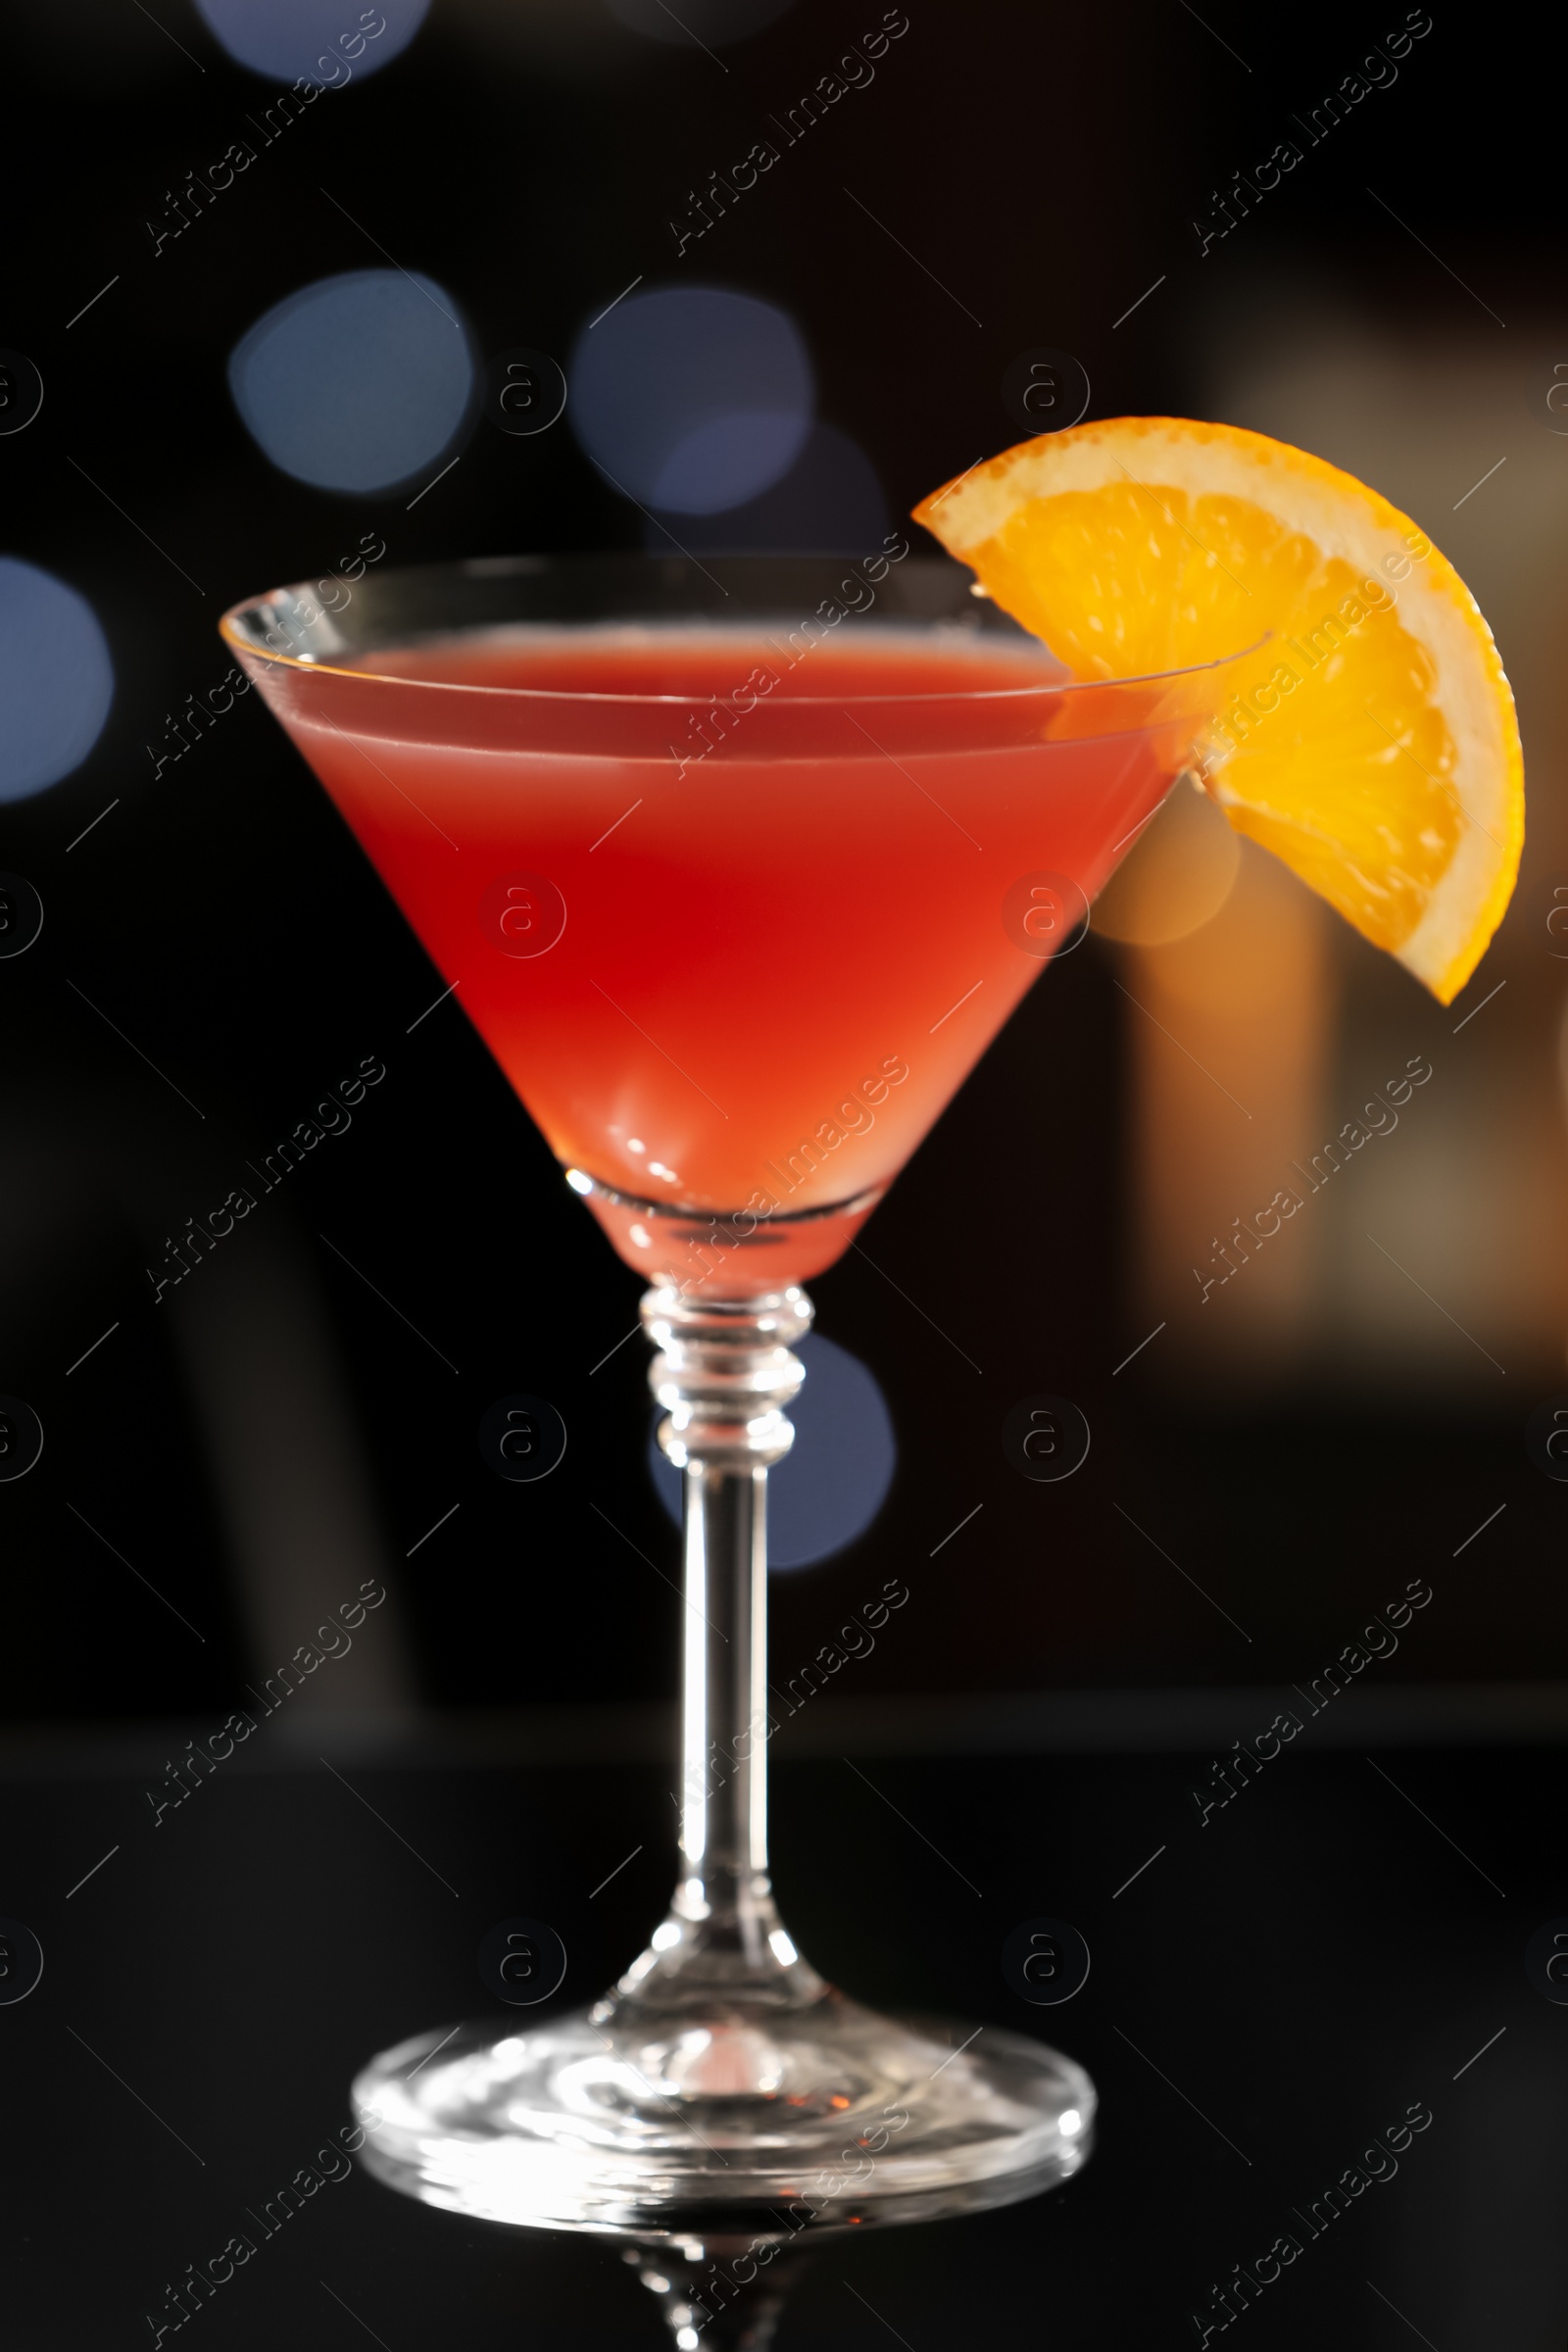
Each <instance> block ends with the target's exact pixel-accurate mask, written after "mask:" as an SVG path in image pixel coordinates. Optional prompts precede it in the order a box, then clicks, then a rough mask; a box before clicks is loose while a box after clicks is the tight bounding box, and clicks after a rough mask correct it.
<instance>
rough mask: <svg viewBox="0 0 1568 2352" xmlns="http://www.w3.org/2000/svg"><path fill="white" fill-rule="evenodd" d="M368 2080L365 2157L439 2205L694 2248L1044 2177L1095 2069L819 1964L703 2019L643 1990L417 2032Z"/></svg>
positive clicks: (884, 2215)
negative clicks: (824, 1979) (848, 1990)
mask: <svg viewBox="0 0 1568 2352" xmlns="http://www.w3.org/2000/svg"><path fill="white" fill-rule="evenodd" d="M607 2011H608V2014H607ZM354 2100H355V2106H356V2111H357V2113H358V2115H359V2117H360V2119H361V2122H362V2123H364V2124H365V2125H366V2126H367V2127H368V2129H367V2136H366V2141H365V2149H364V2157H363V2161H364V2162H365V2163H366V2164H367V2165H368V2168H369V2169H370V2171H371V2172H373V2173H374V2174H376V2176H377V2177H378V2178H379V2179H380V2180H384V2181H386V2182H387V2183H388V2185H389V2186H391V2187H393V2188H398V2189H401V2190H403V2191H404V2193H405V2194H406V2195H409V2196H413V2197H418V2198H420V2199H421V2200H422V2201H423V2202H424V2203H425V2204H427V2205H439V2206H444V2207H445V2208H447V2210H448V2211H450V2212H454V2213H462V2214H466V2215H468V2216H470V2217H472V2218H474V2219H479V2220H484V2221H492V2222H512V2223H516V2224H520V2225H523V2226H527V2227H532V2228H539V2229H583V2230H592V2231H595V2232H597V2233H599V2234H601V2235H607V2236H624V2237H636V2238H638V2239H640V2240H641V2241H642V2242H644V2243H648V2242H657V2241H666V2242H667V2241H676V2242H677V2243H679V2242H681V2241H692V2242H693V2245H694V2246H695V2251H696V2252H697V2253H699V2254H700V2253H701V2252H702V2248H703V2245H704V2244H707V2245H709V2246H711V2245H712V2244H713V2242H714V2241H715V2240H716V2239H720V2238H722V2239H724V2240H728V2241H733V2240H741V2241H743V2242H746V2243H750V2242H751V2240H752V2239H753V2238H756V2239H759V2240H765V2241H767V2242H769V2243H781V2242H786V2241H788V2240H789V2239H790V2238H791V2237H792V2236H794V2235H796V2234H797V2233H799V2232H802V2231H805V2230H812V2231H820V2230H823V2229H844V2228H849V2227H851V2226H859V2227H862V2228H863V2227H866V2226H868V2225H879V2224H885V2223H894V2222H914V2221H928V2220H935V2219H937V2218H938V2217H940V2216H943V2215H948V2214H955V2213H961V2212H968V2211H973V2210H976V2209H978V2208H980V2207H983V2206H989V2205H1006V2204H1011V2203H1012V2202H1013V2201H1014V2200H1016V2199H1018V2198H1020V2197H1028V2196H1033V2195H1034V2194H1035V2193H1036V2192H1037V2191H1038V2190H1041V2189H1044V2188H1050V2187H1054V2185H1055V2184H1056V2183H1057V2182H1058V2181H1061V2180H1067V2179H1068V2178H1069V2177H1070V2175H1072V2174H1073V2173H1075V2172H1076V2171H1077V2170H1078V2168H1079V2166H1080V2165H1081V2164H1082V2163H1083V2162H1084V2159H1085V2157H1086V2156H1087V2155H1088V2153H1089V2146H1090V2137H1091V2124H1092V2119H1093V2116H1094V2110H1095V2089H1094V2085H1093V2083H1092V2082H1090V2080H1089V2077H1088V2076H1087V2075H1086V2074H1085V2073H1084V2071H1083V2069H1082V2068H1081V2067H1079V2066H1077V2065H1075V2064H1074V2063H1073V2061H1072V2060H1071V2059H1069V2058H1064V2057H1062V2056H1061V2055H1060V2054H1059V2053H1058V2052H1057V2051H1055V2050H1053V2049H1050V2048H1048V2047H1047V2046H1046V2044H1045V2043H1043V2042H1038V2041H1034V2040H1032V2039H1030V2038H1028V2037H1026V2036H1025V2035H1023V2034H1009V2033H1006V2032H1005V2031H1003V2030H1001V2029H999V2028H996V2027H991V2026H986V2027H982V2028H980V2029H978V2030H976V2029H975V2028H972V2027H962V2026H958V2025H953V2026H949V2025H948V2024H947V2023H946V2022H944V2021H937V2020H924V2019H918V2020H905V2021H896V2020H893V2019H890V2018H886V2017H879V2016H877V2015H876V2014H875V2013H874V2012H873V2011H871V2010H869V2009H862V2008H861V2007H860V2006H859V2005H858V2003H857V2002H855V2001H851V2000H849V1999H847V1998H846V1997H845V1996H844V1995H843V1994H842V1993H840V1992H836V1991H834V1990H832V1989H831V1988H829V1987H827V1986H823V1987H822V1989H821V1991H820V1994H819V1995H818V1997H816V1998H815V1999H811V2000H809V2001H807V2002H805V2003H804V2004H801V2005H799V2006H791V2007H788V2008H785V2009H780V2008H778V2007H776V2006H774V2005H773V2004H771V2003H767V2002H758V2003H756V2004H755V2005H754V2004H753V2003H750V2002H748V2001H746V2000H745V1999H744V1998H743V1999H740V2000H731V2001H729V2002H726V2003H723V2004H722V2005H721V2006H720V2008H719V2009H717V2010H714V2011H711V2012H710V2013H709V2016H708V2018H707V2020H706V2021H700V2020H699V2018H698V2017H697V2016H696V2015H694V2013H693V2010H692V2008H691V2007H690V2006H687V2005H685V2004H682V2003H675V2002H671V2003H670V2004H669V2006H668V2007H667V2008H663V2007H662V2006H661V2005H660V2004H658V2003H650V2002H648V2001H647V2000H646V1999H645V2000H644V2001H641V2002H639V2003H638V2004H636V2006H635V2009H634V2010H631V2011H628V2010H626V2009H624V2008H623V2009H620V2010H619V2011H618V2012H617V2010H616V2007H615V2005H614V2004H613V2002H611V2003H602V2004H601V2005H600V2007H599V2008H598V2009H597V2010H576V2011H573V2012H571V2013H570V2014H568V2015H564V2016H561V2017H557V2018H552V2019H550V2020H548V2021H547V2022H546V2023H544V2024H541V2025H535V2026H531V2027H528V2028H526V2029H521V2030H516V2031H513V2032H509V2033H505V2034H501V2035H500V2036H499V2037H498V2036H497V2034H495V2032H494V2030H493V2029H492V2028H489V2027H484V2026H478V2027H467V2026H466V2027H463V2028H460V2029H459V2031H458V2032H457V2033H456V2034H451V2035H450V2036H448V2035H445V2034H442V2033H441V2032H440V2031H437V2032H434V2033H430V2034H420V2035H418V2036H417V2038H416V2039H415V2040H412V2041H406V2042H403V2043H401V2044H400V2045H399V2046H398V2047H397V2048H396V2049H393V2050H387V2051H384V2052H383V2053H382V2054H381V2055H380V2056H379V2057H377V2058H374V2059H372V2060H371V2061H370V2063H369V2065H368V2067H367V2068H366V2069H365V2071H364V2073H363V2074H361V2075H360V2077H359V2078H358V2080H357V2081H356V2082H355V2084H354ZM688 2250H692V2248H691V2246H689V2248H688Z"/></svg>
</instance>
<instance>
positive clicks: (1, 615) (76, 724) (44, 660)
mask: <svg viewBox="0 0 1568 2352" xmlns="http://www.w3.org/2000/svg"><path fill="white" fill-rule="evenodd" d="M114 692H115V672H114V664H113V663H112V662H111V661H110V659H109V648H108V645H107V644H106V643H105V641H104V633H103V630H102V629H101V628H100V627H99V625H98V620H97V616H96V614H95V613H94V612H93V610H92V607H91V606H90V605H89V604H88V603H87V601H86V599H85V597H81V596H78V595H77V594H76V591H75V590H74V588H68V587H67V586H66V583H65V581H64V580H57V579H56V578H55V576H54V574H53V573H52V572H48V571H40V570H38V568H37V567H36V565H34V564H22V563H19V562H18V560H17V559H16V557H15V556H0V801H21V800H25V799H26V797H27V795H28V794H29V793H33V792H42V791H43V790H44V789H45V787H46V786H48V785H50V784H58V783H59V781H60V779H61V777H62V776H69V775H70V773H71V771H72V769H73V767H79V766H80V765H81V762H82V761H83V760H85V759H86V757H87V754H88V753H89V752H90V751H91V750H92V747H93V745H94V744H95V743H96V742H97V740H98V737H99V735H100V733H101V732H102V729H103V723H104V720H105V719H106V718H107V717H108V715H109V705H110V703H111V701H112V700H113V698H114Z"/></svg>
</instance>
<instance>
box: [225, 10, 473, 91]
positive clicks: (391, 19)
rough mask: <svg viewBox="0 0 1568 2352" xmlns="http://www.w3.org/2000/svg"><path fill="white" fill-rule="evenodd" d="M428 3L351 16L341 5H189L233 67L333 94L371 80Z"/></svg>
mask: <svg viewBox="0 0 1568 2352" xmlns="http://www.w3.org/2000/svg"><path fill="white" fill-rule="evenodd" d="M429 5H430V0H381V4H380V5H379V6H378V7H375V8H367V9H364V10H360V11H357V12H354V13H352V14H351V11H350V8H349V6H348V0H196V6H197V8H198V9H199V11H200V12H201V15H202V18H203V19H204V21H205V23H206V24H207V26H208V28H209V30H210V31H211V32H212V33H213V34H214V36H215V37H216V38H217V39H218V40H220V41H221V42H222V44H223V47H224V48H225V49H226V50H227V51H228V54H229V56H230V57H231V58H233V60H234V61H235V63H236V65H241V66H249V68H250V70H251V72H252V73H265V74H266V75H267V78H268V79H269V80H270V81H309V82H315V83H317V84H318V85H319V86H322V87H326V88H335V87H337V86H338V85H339V84H340V83H343V82H346V81H349V80H353V79H357V78H358V77H359V76H360V75H361V74H365V73H376V72H377V71H378V70H379V69H380V68H381V67H382V66H387V65H390V64H391V62H392V60H393V58H395V57H396V56H397V55H398V54H399V52H400V51H401V50H403V49H406V48H407V47H408V45H409V43H410V41H412V40H413V38H414V36H415V34H416V33H417V31H418V29H419V26H420V25H422V24H423V22H424V16H425V11H426V10H427V9H428V7H429Z"/></svg>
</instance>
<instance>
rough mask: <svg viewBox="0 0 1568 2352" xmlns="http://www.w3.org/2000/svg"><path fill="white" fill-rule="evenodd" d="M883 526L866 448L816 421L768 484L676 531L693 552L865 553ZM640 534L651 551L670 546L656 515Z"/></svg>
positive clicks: (881, 501) (882, 503) (883, 510)
mask: <svg viewBox="0 0 1568 2352" xmlns="http://www.w3.org/2000/svg"><path fill="white" fill-rule="evenodd" d="M887 527H888V507H887V500H886V499H885V498H884V496H883V494H882V485H881V483H880V482H879V481H878V480H877V477H876V469H875V467H874V466H872V464H871V461H870V459H869V458H868V457H867V456H866V454H865V452H864V450H863V449H861V447H860V446H859V443H858V442H857V441H852V440H851V439H850V436H849V434H848V433H841V432H840V430H839V428H838V426H837V425H835V424H815V425H813V426H812V427H811V430H810V432H809V435H808V437H807V441H806V446H805V447H804V449H803V450H802V451H801V454H800V456H799V457H798V458H797V459H796V461H795V463H794V465H793V466H791V467H790V469H789V471H788V473H786V474H785V475H784V476H783V477H782V479H780V480H779V481H776V482H775V483H774V484H773V486H772V488H771V489H770V490H764V491H763V492H762V494H761V496H760V498H751V499H747V500H746V501H745V503H744V504H743V505H741V506H738V507H730V508H727V509H726V510H725V512H724V513H723V514H721V515H714V516H712V517H711V518H700V519H698V520H697V521H694V522H689V523H687V524H685V525H684V526H683V527H682V530H681V533H680V536H681V539H682V540H683V542H684V544H685V545H686V546H687V547H689V548H692V549H693V550H694V551H695V552H696V553H697V554H699V555H714V556H720V555H767V556H863V555H865V554H866V553H867V552H868V550H870V549H872V548H874V547H877V546H879V545H880V544H881V540H882V537H883V534H884V532H885V531H886V530H887ZM644 539H645V543H646V545H647V546H648V548H649V549H650V550H651V551H652V552H653V553H654V554H656V555H662V554H663V552H664V551H665V549H666V548H667V547H668V545H669V539H668V536H667V534H666V533H665V532H664V531H663V530H662V528H661V526H660V524H659V522H658V521H657V519H656V520H654V521H651V522H649V523H648V524H647V525H646V526H645V530H644Z"/></svg>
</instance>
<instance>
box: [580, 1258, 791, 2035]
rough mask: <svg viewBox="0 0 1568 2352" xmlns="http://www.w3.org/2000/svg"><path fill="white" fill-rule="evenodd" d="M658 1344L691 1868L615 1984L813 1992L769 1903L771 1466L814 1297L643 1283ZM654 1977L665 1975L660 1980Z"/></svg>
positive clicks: (645, 1988) (786, 1437)
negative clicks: (671, 1477) (702, 1294)
mask: <svg viewBox="0 0 1568 2352" xmlns="http://www.w3.org/2000/svg"><path fill="white" fill-rule="evenodd" d="M642 1319H643V1327H644V1329H645V1330H646V1332H647V1333H648V1336H649V1338H650V1339H651V1340H653V1341H654V1343H655V1345H656V1346H657V1348H658V1349H659V1353H658V1355H657V1356H656V1357H655V1359H654V1362H653V1364H652V1366H651V1367H650V1369H649V1375H648V1378H649V1385H650V1386H651V1388H652V1389H653V1392H654V1395H655V1396H656V1397H658V1399H659V1401H660V1403H661V1404H662V1405H663V1407H664V1409H665V1417H664V1419H663V1420H662V1422H661V1424H660V1428H659V1443H660V1445H661V1446H662V1447H663V1449H664V1451H665V1453H667V1454H668V1455H669V1457H670V1459H671V1461H673V1462H674V1463H675V1464H676V1466H677V1467H678V1468H679V1469H680V1471H681V1472H682V1474H683V1478H682V1483H683V1488H684V1511H683V1546H684V1555H685V1556H684V1589H683V1593H682V1599H683V1602H684V1614H685V1625H684V1632H683V1650H682V1655H683V1677H682V1682H683V1689H682V1700H681V1765H682V1772H681V1828H680V1853H681V1875H680V1879H679V1883H678V1884H677V1886H676V1888H675V1895H674V1900H673V1902H672V1903H671V1905H670V1914H669V1918H668V1919H667V1920H666V1921H665V1923H664V1925H663V1926H662V1928H661V1929H660V1930H659V1932H658V1934H657V1935H656V1936H655V1938H654V1942H653V1946H652V1948H651V1950H650V1951H649V1952H647V1953H645V1954H644V1955H643V1958H642V1959H641V1960H639V1961H638V1962H637V1963H635V1965H634V1966H633V1968H632V1969H631V1971H630V1972H629V1973H628V1976H627V1977H626V1979H624V1980H623V1982H622V1985H621V1987H620V1991H621V1994H622V1995H623V1996H625V1995H633V1996H636V1995H641V1997H643V1998H647V1997H649V1996H651V1995H653V1994H654V1993H656V1992H658V1991H663V1992H666V1993H667V1992H668V1991H670V1990H671V1989H673V1983H672V1981H681V1982H682V1983H683V1985H684V1987H685V1988H686V1989H689V1990H691V1991H692V1992H693V1993H696V1992H697V1991H698V1989H699V1988H700V1987H711V1986H712V1985H713V1984H714V1982H715V1980H721V1981H723V1982H724V1983H725V1984H727V1985H730V1986H731V1987H732V1988H733V1989H740V1988H742V1987H749V1988H751V1989H753V1990H757V1991H764V1990H765V1991H766V1992H767V1994H768V1997H770V1998H779V1997H783V1998H786V1999H790V2000H794V1999H809V1998H811V1997H814V1994H815V1992H816V1991H817V1990H818V1989H819V1983H818V1980H817V1979H816V1978H815V1977H814V1975H813V1973H812V1972H811V1971H810V1970H809V1968H808V1967H807V1965H806V1963H805V1962H804V1961H803V1960H802V1959H801V1958H800V1956H799V1954H798V1953H797V1952H796V1950H795V1947H794V1945H793V1944H792V1943H791V1941H790V1939H789V1937H788V1936H787V1935H785V1933H784V1931H783V1927H782V1925H781V1923H780V1920H779V1916H778V1912H777V1910H776V1908H775V1906H774V1902H773V1896H772V1890H771V1887H770V1885H769V1881H768V1865H767V1740H768V1736H769V1733H770V1730H771V1728H772V1727H771V1724H770V1722H769V1718H768V1710H767V1473H768V1469H769V1467H770V1466H771V1465H772V1464H773V1463H774V1462H778V1461H782V1459H783V1457H784V1455H785V1454H786V1453H787V1452H788V1451H789V1449H790V1446H791V1444H792V1442H793V1440H794V1436H795V1432H794V1429H793V1428H792V1426H791V1424H790V1421H789V1419H788V1416H787V1415H786V1413H785V1410H784V1407H785V1406H786V1405H787V1404H789V1403H790V1401H791V1400H792V1399H793V1397H795V1395H796V1393H797V1391H798V1390H799V1388H800V1385H801V1382H802V1380H803V1379H804V1378H805V1367H804V1365H803V1364H802V1362H801V1360H800V1358H799V1356H797V1355H795V1354H793V1353H792V1352H791V1345H792V1343H793V1342H794V1341H796V1340H799V1339H801V1338H802V1337H803V1336H804V1334H805V1333H806V1332H807V1331H808V1330H809V1328H810V1322H811V1302H810V1300H809V1299H808V1298H807V1296H806V1294H805V1292H804V1291H801V1290H797V1289H794V1288H791V1289H789V1290H784V1291H778V1292H773V1293H769V1294H767V1295H766V1296H764V1297H761V1298H756V1299H737V1300H728V1299H701V1298H694V1299H688V1298H684V1297H683V1296H682V1295H681V1293H680V1292H679V1291H678V1290H677V1289H675V1288H674V1287H673V1286H664V1287H661V1288H657V1289H654V1290H651V1291H649V1292H648V1294H647V1296H646V1297H645V1298H644V1299H643V1305H642ZM650 1979H657V1980H658V1982H657V1984H653V1983H650Z"/></svg>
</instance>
